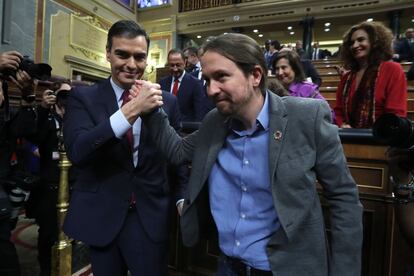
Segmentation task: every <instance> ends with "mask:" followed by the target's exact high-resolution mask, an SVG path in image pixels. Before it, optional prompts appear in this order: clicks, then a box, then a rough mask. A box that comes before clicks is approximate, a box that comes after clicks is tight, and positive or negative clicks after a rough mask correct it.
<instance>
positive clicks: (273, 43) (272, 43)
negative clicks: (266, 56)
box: [270, 40, 280, 50]
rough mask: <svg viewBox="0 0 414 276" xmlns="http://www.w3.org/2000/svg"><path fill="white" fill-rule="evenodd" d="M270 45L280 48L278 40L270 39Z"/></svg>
mask: <svg viewBox="0 0 414 276" xmlns="http://www.w3.org/2000/svg"><path fill="white" fill-rule="evenodd" d="M270 45H272V46H273V47H275V49H276V50H280V42H279V41H277V40H272V41H271V42H270Z"/></svg>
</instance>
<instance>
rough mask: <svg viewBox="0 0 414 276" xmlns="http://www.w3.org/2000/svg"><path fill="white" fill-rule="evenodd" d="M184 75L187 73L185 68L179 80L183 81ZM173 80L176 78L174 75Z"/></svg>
mask: <svg viewBox="0 0 414 276" xmlns="http://www.w3.org/2000/svg"><path fill="white" fill-rule="evenodd" d="M184 75H185V70H184V71H183V73H182V74H181V76H179V77H178V81H179V82H181V81H182V80H183V78H184ZM172 81H173V82H174V81H175V78H174V77H172Z"/></svg>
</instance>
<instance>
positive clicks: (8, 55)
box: [0, 51, 23, 70]
mask: <svg viewBox="0 0 414 276" xmlns="http://www.w3.org/2000/svg"><path fill="white" fill-rule="evenodd" d="M22 58H23V56H22V54H20V53H19V52H17V51H8V52H4V53H2V54H0V69H2V70H3V69H12V70H17V68H19V64H20V61H21V60H22Z"/></svg>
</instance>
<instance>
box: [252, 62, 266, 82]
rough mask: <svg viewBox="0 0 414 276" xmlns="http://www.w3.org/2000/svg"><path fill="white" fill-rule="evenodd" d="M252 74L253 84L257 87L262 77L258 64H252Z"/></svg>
mask: <svg viewBox="0 0 414 276" xmlns="http://www.w3.org/2000/svg"><path fill="white" fill-rule="evenodd" d="M252 76H253V86H254V87H259V85H260V81H261V80H262V78H263V70H262V68H261V67H260V66H259V65H255V66H254V68H253V72H252Z"/></svg>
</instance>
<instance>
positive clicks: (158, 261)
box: [89, 211, 168, 276]
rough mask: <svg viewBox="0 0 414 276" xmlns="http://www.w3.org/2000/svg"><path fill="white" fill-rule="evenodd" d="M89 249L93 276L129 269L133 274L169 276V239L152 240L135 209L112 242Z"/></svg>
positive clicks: (119, 275) (122, 275) (123, 272)
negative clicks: (163, 240) (162, 240)
mask: <svg viewBox="0 0 414 276" xmlns="http://www.w3.org/2000/svg"><path fill="white" fill-rule="evenodd" d="M89 248H90V253H91V264H92V272H93V275H94V276H113V275H117V276H126V275H127V271H128V270H129V271H130V272H131V274H132V275H133V276H146V275H151V276H166V275H168V242H167V241H165V242H161V243H157V242H154V241H152V240H151V239H150V238H149V237H148V235H147V234H146V233H145V231H144V229H143V226H142V223H141V221H140V219H139V218H138V214H137V213H136V212H135V211H131V212H129V213H128V215H127V217H126V219H125V222H124V225H123V227H122V229H121V231H120V233H119V234H118V236H117V237H116V238H115V240H114V241H113V242H112V243H111V244H110V245H108V246H106V247H95V246H90V247H89Z"/></svg>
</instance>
